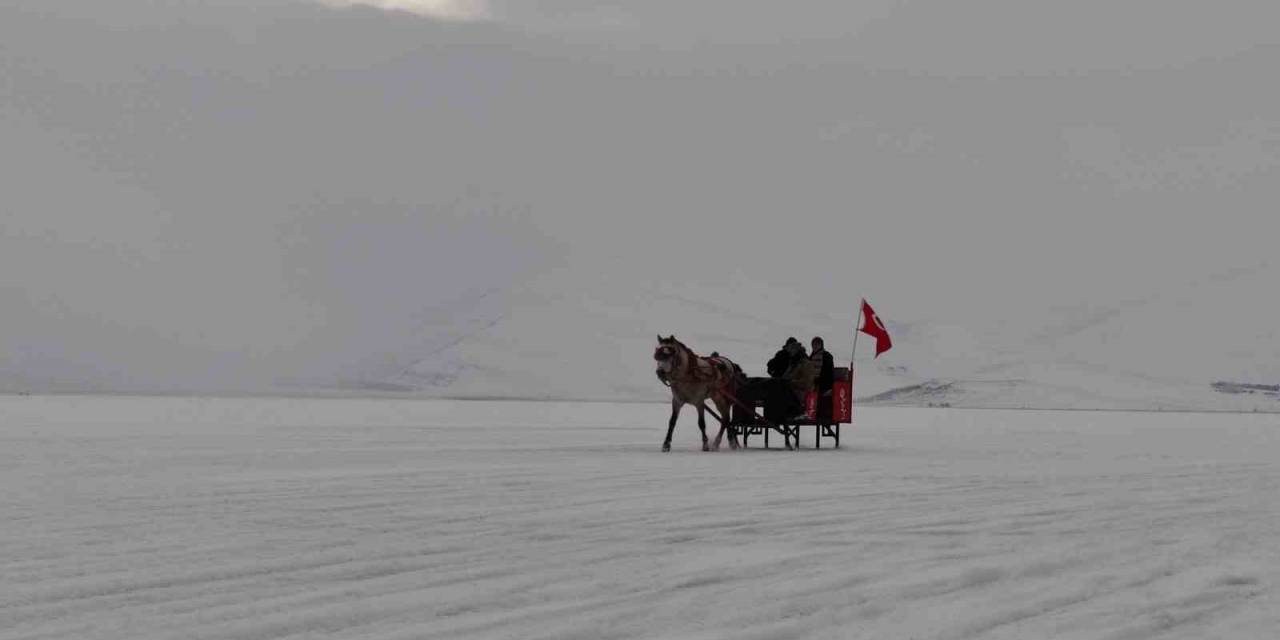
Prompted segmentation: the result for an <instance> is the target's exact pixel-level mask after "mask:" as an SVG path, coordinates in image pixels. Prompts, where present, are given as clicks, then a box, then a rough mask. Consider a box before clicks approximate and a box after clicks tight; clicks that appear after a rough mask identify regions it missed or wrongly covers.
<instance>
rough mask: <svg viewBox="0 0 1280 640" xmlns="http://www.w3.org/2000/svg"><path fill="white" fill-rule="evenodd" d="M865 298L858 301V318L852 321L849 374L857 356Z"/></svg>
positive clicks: (851, 372)
mask: <svg viewBox="0 0 1280 640" xmlns="http://www.w3.org/2000/svg"><path fill="white" fill-rule="evenodd" d="M866 300H867V299H866V298H863V299H862V302H860V303H858V318H857V319H856V320H854V321H853V355H850V356H849V376H850V378H852V376H853V363H854V361H855V360H857V358H858V334H859V333H862V327H861V326H860V325H862V308H863V305H865V304H866Z"/></svg>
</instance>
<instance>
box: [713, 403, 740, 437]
mask: <svg viewBox="0 0 1280 640" xmlns="http://www.w3.org/2000/svg"><path fill="white" fill-rule="evenodd" d="M715 403H716V408H717V409H719V410H720V417H721V421H720V433H718V434H716V448H717V449H719V448H720V436H723V435H724V432H725V430H726V429H728V430H729V448H730V449H737V448H738V434H737V432H735V431H734V430H733V429H729V412H730V411H732V407H730V406H729V401H728V400H725V399H719V400H716V401H715Z"/></svg>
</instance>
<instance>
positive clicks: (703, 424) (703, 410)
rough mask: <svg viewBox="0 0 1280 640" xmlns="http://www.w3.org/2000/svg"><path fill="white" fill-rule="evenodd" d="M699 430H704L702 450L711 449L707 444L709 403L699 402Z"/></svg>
mask: <svg viewBox="0 0 1280 640" xmlns="http://www.w3.org/2000/svg"><path fill="white" fill-rule="evenodd" d="M698 430H699V431H701V432H702V450H703V451H710V450H711V446H710V445H708V444H707V405H705V404H703V403H701V402H699V403H698Z"/></svg>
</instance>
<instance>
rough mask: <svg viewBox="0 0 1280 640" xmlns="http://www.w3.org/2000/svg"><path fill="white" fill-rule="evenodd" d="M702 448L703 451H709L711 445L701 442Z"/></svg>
mask: <svg viewBox="0 0 1280 640" xmlns="http://www.w3.org/2000/svg"><path fill="white" fill-rule="evenodd" d="M702 450H703V451H710V450H711V445H709V444H706V443H703V444H702Z"/></svg>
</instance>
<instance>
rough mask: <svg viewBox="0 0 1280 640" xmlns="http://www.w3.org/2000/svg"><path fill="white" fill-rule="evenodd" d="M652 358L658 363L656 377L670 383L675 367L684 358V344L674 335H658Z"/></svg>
mask: <svg viewBox="0 0 1280 640" xmlns="http://www.w3.org/2000/svg"><path fill="white" fill-rule="evenodd" d="M653 359H654V361H656V362H657V363H658V369H657V371H656V372H655V373H657V374H658V379H659V380H661V381H663V382H664V383H670V381H671V376H672V374H673V373H674V372H675V370H676V367H677V366H678V365H679V364H680V362H681V361H682V360H683V359H684V345H683V344H680V341H679V340H676V337H675V336H674V335H672V336H667V337H665V338H664V337H662V336H658V346H657V347H656V348H654V350H653Z"/></svg>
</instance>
